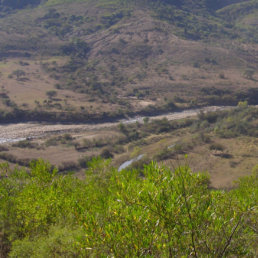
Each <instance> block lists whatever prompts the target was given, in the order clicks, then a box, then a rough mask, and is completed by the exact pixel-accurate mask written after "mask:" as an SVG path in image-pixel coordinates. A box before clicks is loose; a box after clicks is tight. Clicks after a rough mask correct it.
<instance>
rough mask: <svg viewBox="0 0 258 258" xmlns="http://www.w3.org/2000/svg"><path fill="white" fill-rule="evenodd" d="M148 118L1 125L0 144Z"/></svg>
mask: <svg viewBox="0 0 258 258" xmlns="http://www.w3.org/2000/svg"><path fill="white" fill-rule="evenodd" d="M231 108H233V107H232V106H210V107H204V108H198V109H189V110H185V111H181V112H172V113H167V114H163V115H157V116H149V118H150V119H151V120H154V119H162V118H167V119H168V120H170V121H171V120H178V119H183V118H187V117H194V116H196V115H197V114H198V113H200V112H201V111H202V112H214V111H218V110H226V109H231ZM145 117H146V116H142V117H141V116H137V117H133V118H129V119H123V120H119V121H116V122H106V123H96V124H49V123H18V124H0V144H7V143H13V142H17V141H21V140H25V139H27V138H40V137H43V136H46V135H53V134H58V133H72V132H83V131H92V130H97V129H102V128H109V127H112V126H117V125H118V124H120V123H123V124H130V123H136V122H139V123H143V120H144V118H145Z"/></svg>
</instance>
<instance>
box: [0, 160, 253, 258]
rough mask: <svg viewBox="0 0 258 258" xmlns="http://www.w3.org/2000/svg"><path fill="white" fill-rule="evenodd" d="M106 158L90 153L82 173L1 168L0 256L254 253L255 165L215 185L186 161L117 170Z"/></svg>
mask: <svg viewBox="0 0 258 258" xmlns="http://www.w3.org/2000/svg"><path fill="white" fill-rule="evenodd" d="M109 162H110V161H103V160H100V159H93V160H92V161H91V162H89V163H88V167H89V168H88V170H87V173H86V177H85V179H84V180H79V179H78V178H76V177H74V176H72V175H62V174H57V170H56V169H54V168H53V167H52V166H51V165H50V164H49V163H45V162H43V161H37V162H34V163H33V164H31V168H30V171H29V173H28V171H26V170H17V169H15V170H13V171H9V173H8V177H3V178H2V179H1V180H0V196H1V198H0V232H1V234H0V246H1V249H0V250H1V256H3V257H6V256H7V255H9V256H10V257H89V256H94V257H101V256H105V257H106V256H114V257H138V256H153V257H175V256H184V257H188V256H189V257H190V256H193V257H198V256H199V257H226V256H232V257H233V256H236V257H240V256H245V257H255V252H256V251H257V247H256V240H257V222H256V218H257V197H258V190H257V189H258V180H257V179H258V176H257V169H254V171H253V175H252V176H249V177H245V178H243V179H241V180H239V182H238V186H237V188H235V189H233V190H231V191H221V190H210V189H209V187H208V184H209V177H208V176H207V175H204V174H200V173H192V172H191V170H190V169H189V167H187V166H181V167H178V168H176V169H175V170H173V171H172V170H170V169H168V168H166V167H159V166H158V165H157V164H156V163H154V162H152V163H150V164H149V165H145V166H144V168H140V169H133V170H131V171H128V170H124V171H122V172H120V173H118V172H117V171H116V170H115V169H113V168H112V167H110V165H109ZM0 169H4V170H6V169H8V167H6V166H3V167H0ZM5 172H6V171H5Z"/></svg>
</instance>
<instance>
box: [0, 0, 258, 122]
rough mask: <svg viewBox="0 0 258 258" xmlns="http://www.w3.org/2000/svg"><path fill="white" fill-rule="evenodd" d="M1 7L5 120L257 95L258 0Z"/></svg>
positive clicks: (106, 113)
mask: <svg viewBox="0 0 258 258" xmlns="http://www.w3.org/2000/svg"><path fill="white" fill-rule="evenodd" d="M0 6H1V8H2V9H1V11H0V12H1V18H0V26H1V31H0V58H1V60H0V67H1V74H0V76H1V85H0V94H1V96H3V97H2V98H1V101H0V110H1V115H0V117H1V121H6V122H7V121H18V120H21V121H22V120H35V119H38V120H48V121H53V120H56V121H71V120H72V117H74V121H76V120H78V121H89V120H94V119H101V118H103V117H106V118H107V117H122V116H126V115H131V114H133V113H134V114H136V113H146V114H148V113H153V112H156V113H158V112H163V110H164V109H168V107H169V110H173V109H175V108H178V109H183V108H189V107H195V106H204V105H235V104H237V103H238V101H245V100H248V101H249V103H251V102H250V100H251V99H252V102H253V103H257V97H256V96H257V87H256V84H257V83H256V82H257V72H256V71H257V38H258V35H257V30H256V25H257V18H256V17H257V1H204V0H203V1H186V0H185V1H143V0H142V1H130V0H128V1H125V0H124V1H122V0H116V1H102V0H98V1H89V0H85V1H56V0H55V1H53V0H51V1H50V0H49V1H41V2H39V1H1V4H0ZM49 92H52V93H54V92H55V93H54V95H49V94H48V93H49ZM35 96H37V97H35ZM169 104H171V105H169Z"/></svg>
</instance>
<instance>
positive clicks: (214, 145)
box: [209, 143, 225, 151]
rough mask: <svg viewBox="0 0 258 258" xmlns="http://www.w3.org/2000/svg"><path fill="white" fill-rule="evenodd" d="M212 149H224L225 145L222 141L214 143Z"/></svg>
mask: <svg viewBox="0 0 258 258" xmlns="http://www.w3.org/2000/svg"><path fill="white" fill-rule="evenodd" d="M209 148H210V150H217V151H224V150H225V147H224V146H223V145H222V144H220V143H212V144H211V145H210V147H209Z"/></svg>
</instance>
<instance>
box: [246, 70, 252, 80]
mask: <svg viewBox="0 0 258 258" xmlns="http://www.w3.org/2000/svg"><path fill="white" fill-rule="evenodd" d="M253 76H254V70H252V69H247V70H245V71H244V77H245V78H246V79H247V80H253V79H254V78H253Z"/></svg>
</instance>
